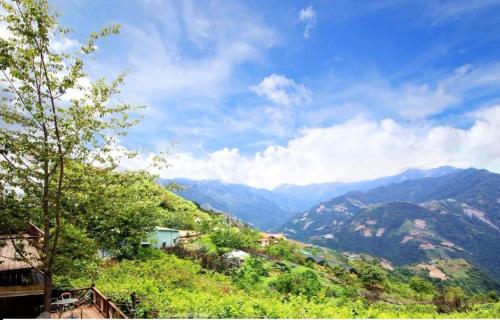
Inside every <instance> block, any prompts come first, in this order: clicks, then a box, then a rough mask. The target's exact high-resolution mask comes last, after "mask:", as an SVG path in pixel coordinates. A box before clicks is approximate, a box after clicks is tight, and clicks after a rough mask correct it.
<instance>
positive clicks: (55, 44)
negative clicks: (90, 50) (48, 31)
mask: <svg viewBox="0 0 500 320" xmlns="http://www.w3.org/2000/svg"><path fill="white" fill-rule="evenodd" d="M80 46H81V43H80V42H78V41H77V40H75V39H71V38H68V37H66V36H64V37H53V38H52V39H51V41H50V48H51V49H52V50H54V51H55V52H68V51H70V50H73V49H76V48H78V47H80Z"/></svg>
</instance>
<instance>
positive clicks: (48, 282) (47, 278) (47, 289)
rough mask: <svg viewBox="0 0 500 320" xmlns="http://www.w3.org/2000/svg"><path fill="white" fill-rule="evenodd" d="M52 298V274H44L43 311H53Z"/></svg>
mask: <svg viewBox="0 0 500 320" xmlns="http://www.w3.org/2000/svg"><path fill="white" fill-rule="evenodd" d="M51 298H52V274H51V273H44V275H43V310H44V311H47V312H50V311H52V310H51V308H52V306H51V303H50V299H51Z"/></svg>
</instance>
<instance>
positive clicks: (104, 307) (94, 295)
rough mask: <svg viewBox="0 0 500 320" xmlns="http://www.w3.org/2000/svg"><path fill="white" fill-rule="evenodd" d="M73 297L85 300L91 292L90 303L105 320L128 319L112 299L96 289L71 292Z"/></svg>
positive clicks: (81, 289)
mask: <svg viewBox="0 0 500 320" xmlns="http://www.w3.org/2000/svg"><path fill="white" fill-rule="evenodd" d="M69 292H70V293H71V294H72V296H73V297H75V298H78V299H79V300H84V299H85V297H87V296H88V293H89V292H90V297H88V298H90V301H86V302H88V303H91V304H92V305H93V306H94V307H95V308H96V309H97V311H99V312H100V313H101V314H102V315H103V316H104V318H107V319H128V317H127V316H126V315H125V314H124V313H123V312H122V311H121V310H120V309H119V308H118V307H117V306H116V305H115V304H114V303H113V302H112V301H111V299H110V298H108V297H106V296H105V295H104V294H103V293H102V292H101V291H99V290H98V289H97V288H95V287H90V288H80V289H74V290H71V291H69Z"/></svg>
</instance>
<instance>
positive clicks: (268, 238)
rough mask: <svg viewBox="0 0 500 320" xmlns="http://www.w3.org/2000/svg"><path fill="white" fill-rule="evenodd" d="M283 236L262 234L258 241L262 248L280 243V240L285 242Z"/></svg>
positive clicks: (280, 234)
mask: <svg viewBox="0 0 500 320" xmlns="http://www.w3.org/2000/svg"><path fill="white" fill-rule="evenodd" d="M285 239H286V238H285V236H284V235H283V233H265V232H263V233H262V234H261V237H260V239H259V243H260V245H261V246H263V247H267V246H268V245H270V244H276V243H278V242H280V240H285Z"/></svg>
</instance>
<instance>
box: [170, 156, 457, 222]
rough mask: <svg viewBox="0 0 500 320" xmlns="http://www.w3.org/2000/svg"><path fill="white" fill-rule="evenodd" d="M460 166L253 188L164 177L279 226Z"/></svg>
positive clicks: (195, 197) (201, 197) (225, 208)
mask: <svg viewBox="0 0 500 320" xmlns="http://www.w3.org/2000/svg"><path fill="white" fill-rule="evenodd" d="M457 170H459V169H457V168H453V167H449V166H444V167H439V168H435V169H430V170H422V169H408V170H405V171H403V172H401V173H399V174H397V175H394V176H389V177H383V178H379V179H375V180H367V181H358V182H347V183H343V182H328V183H315V184H309V185H292V184H283V185H280V186H278V187H276V188H274V189H273V190H267V189H259V188H253V187H250V186H246V185H242V184H233V183H226V182H222V181H219V180H190V179H183V178H179V179H163V180H160V183H162V184H169V183H172V182H175V183H177V184H179V185H181V186H182V187H183V189H182V190H179V191H176V193H177V194H179V195H180V196H182V197H184V198H186V199H188V200H191V201H194V202H196V203H198V204H199V205H200V206H201V207H203V208H205V209H212V210H215V211H221V212H225V213H230V214H232V215H234V216H236V217H237V218H239V219H241V220H244V221H245V222H247V223H249V224H251V225H253V226H255V227H257V228H260V229H262V230H276V229H277V228H278V227H280V226H281V225H283V224H284V223H285V222H287V221H288V220H289V219H290V218H292V217H293V216H295V215H296V214H297V213H299V212H303V211H305V210H307V209H309V208H311V207H312V206H314V205H316V204H318V203H320V202H322V201H327V200H330V199H332V198H334V197H336V196H340V195H342V194H345V193H347V192H349V191H353V190H358V191H366V190H369V189H372V188H375V187H378V186H383V185H387V184H391V183H397V182H402V181H406V180H410V179H418V178H423V177H439V176H443V175H446V174H449V173H452V172H455V171H457Z"/></svg>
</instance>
